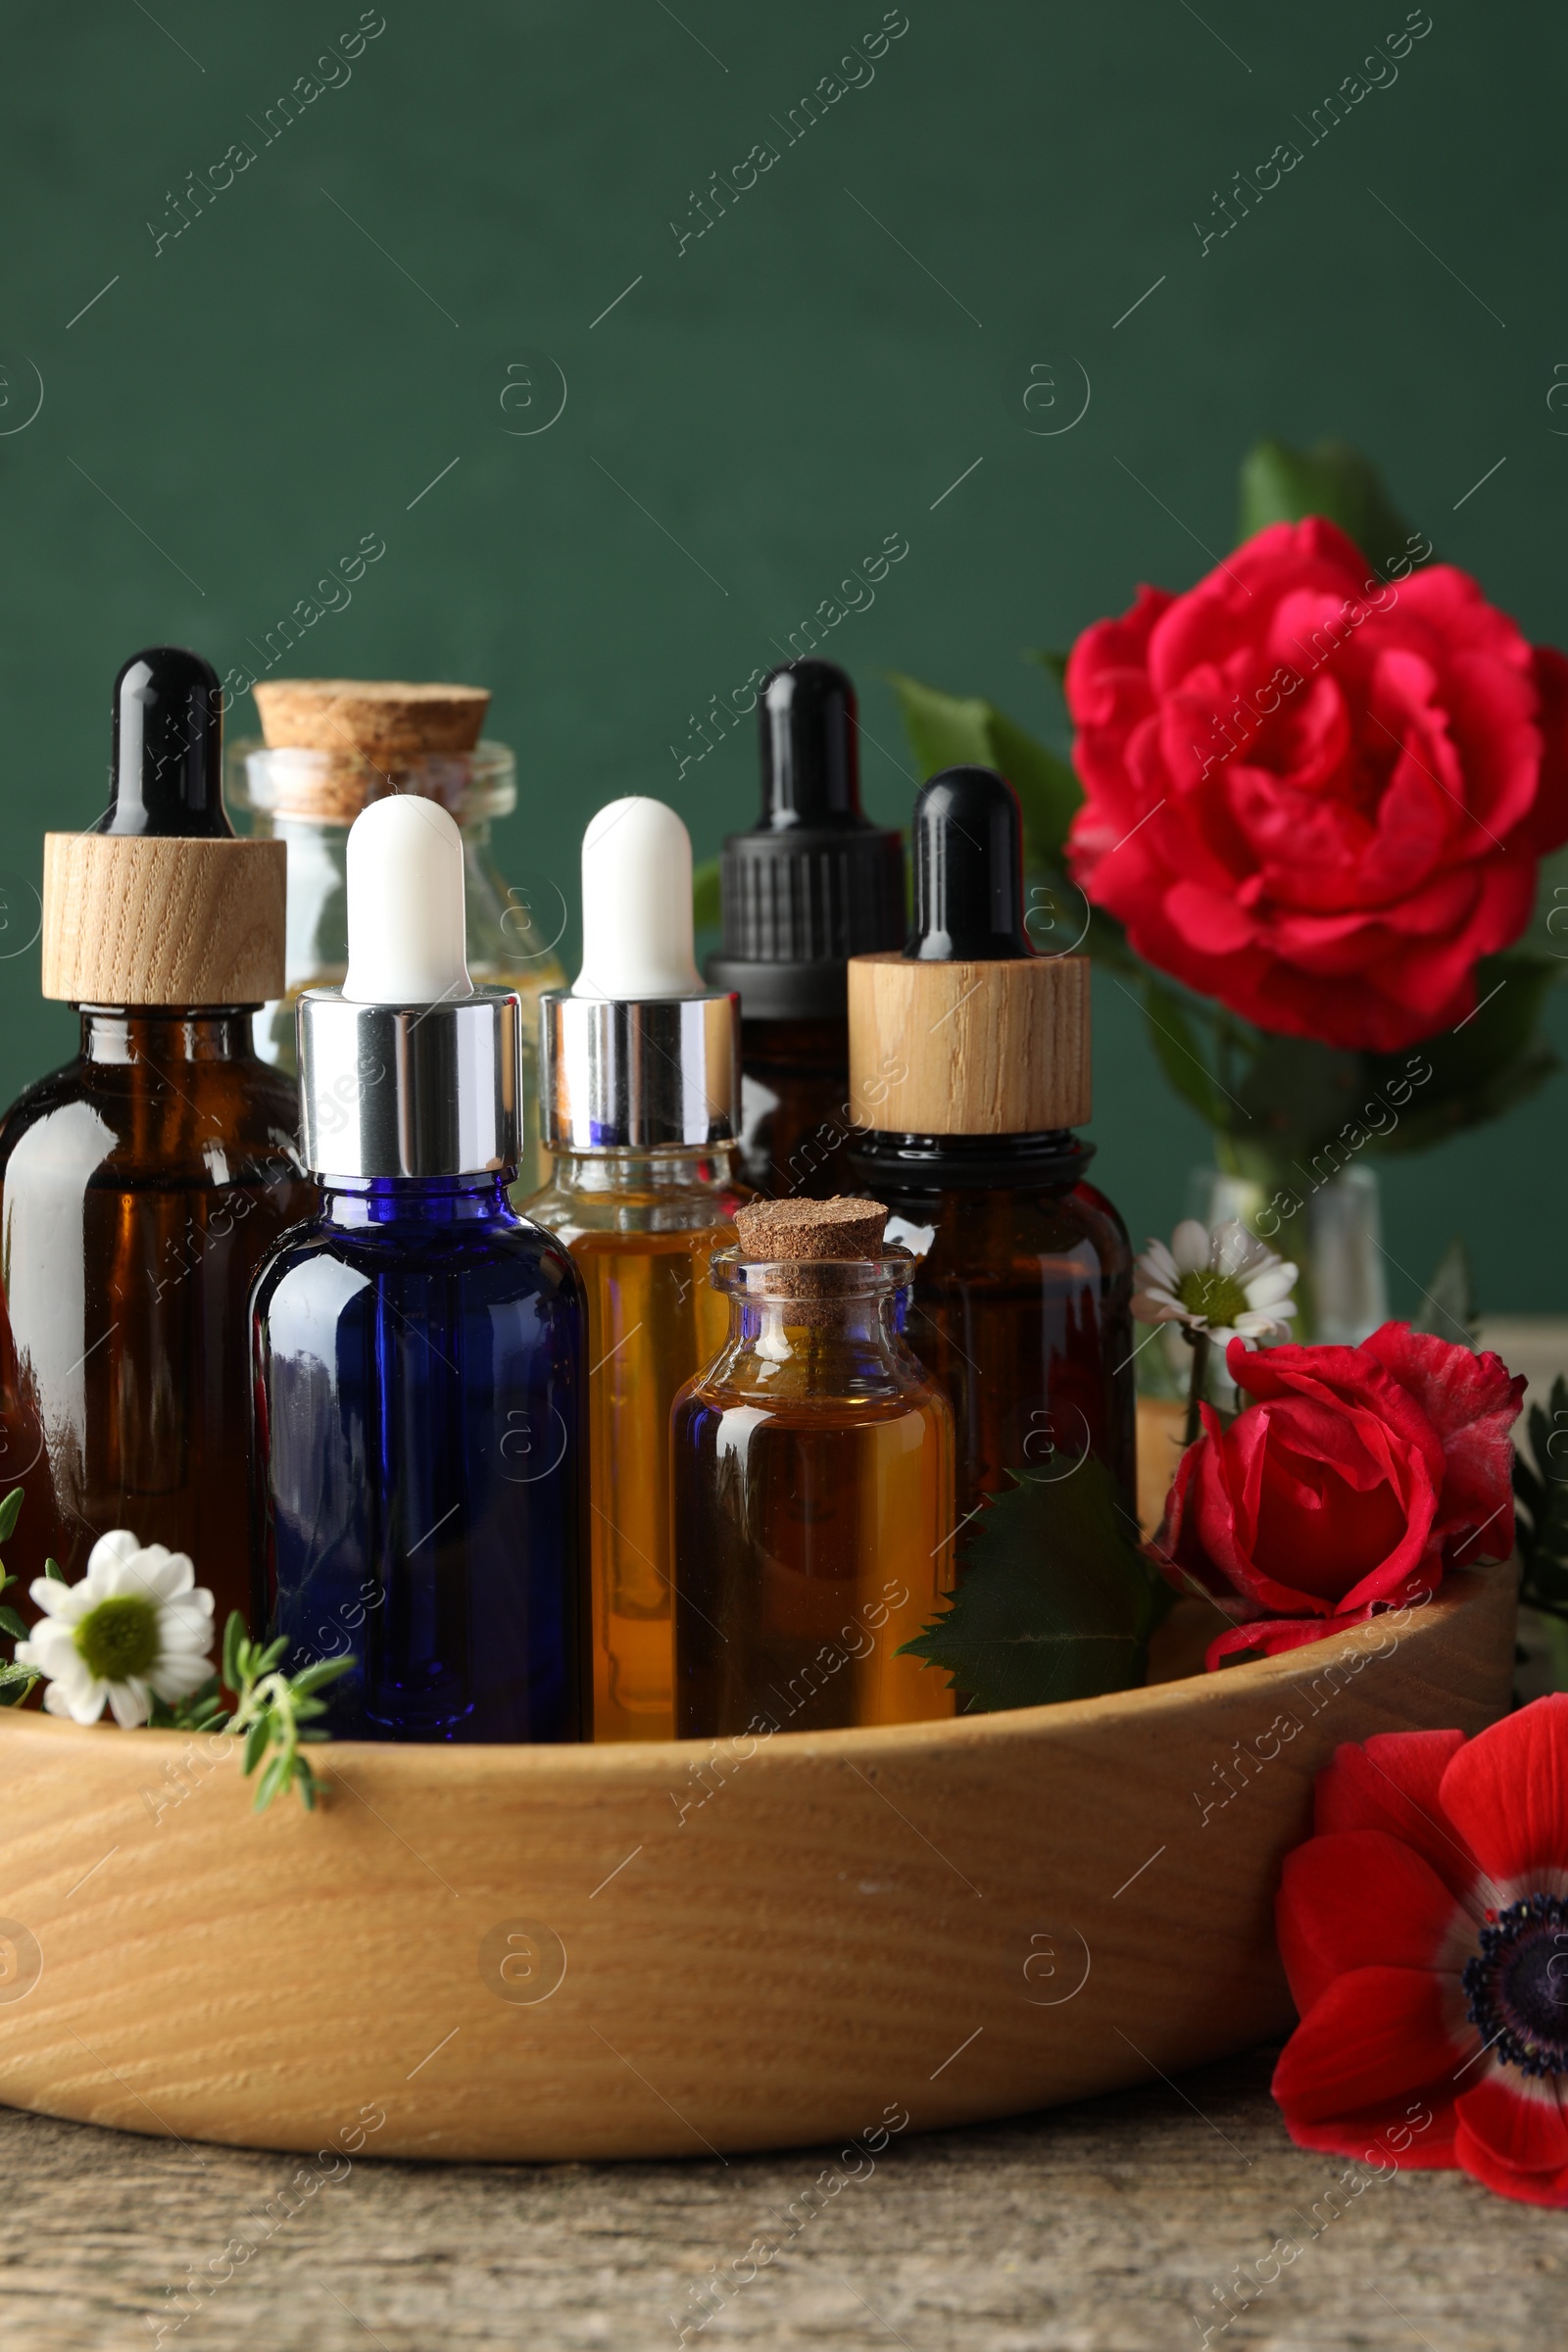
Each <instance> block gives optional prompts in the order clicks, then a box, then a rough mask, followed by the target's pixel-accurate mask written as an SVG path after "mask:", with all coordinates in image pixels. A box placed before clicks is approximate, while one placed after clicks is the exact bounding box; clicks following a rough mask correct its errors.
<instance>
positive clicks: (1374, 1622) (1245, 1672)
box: [0, 1560, 1517, 1787]
mask: <svg viewBox="0 0 1568 2352" xmlns="http://www.w3.org/2000/svg"><path fill="white" fill-rule="evenodd" d="M1516 1573H1517V1561H1516V1560H1507V1561H1498V1562H1495V1563H1489V1564H1484V1565H1482V1566H1479V1567H1475V1568H1458V1569H1450V1570H1449V1571H1448V1573H1447V1575H1446V1577H1445V1579H1444V1581H1443V1584H1442V1585H1441V1586H1440V1588H1439V1589H1438V1591H1437V1592H1436V1593H1434V1595H1433V1596H1432V1598H1431V1599H1430V1600H1427V1601H1423V1602H1420V1603H1419V1604H1413V1605H1412V1608H1411V1610H1410V1617H1411V1622H1410V1623H1409V1624H1408V1625H1406V1626H1404V1627H1403V1628H1402V1629H1401V1630H1400V1632H1399V1633H1398V1634H1397V1642H1398V1643H1403V1642H1415V1643H1417V1644H1418V1645H1424V1643H1425V1642H1426V1641H1428V1640H1430V1639H1433V1638H1435V1637H1436V1636H1437V1635H1438V1634H1439V1633H1440V1632H1441V1629H1442V1628H1443V1627H1444V1626H1445V1625H1446V1623H1447V1621H1448V1620H1449V1619H1450V1618H1452V1617H1453V1616H1454V1615H1456V1614H1457V1613H1458V1612H1459V1611H1460V1610H1462V1609H1465V1608H1467V1607H1469V1606H1471V1605H1473V1604H1474V1603H1475V1602H1476V1601H1477V1600H1479V1598H1480V1597H1481V1594H1482V1591H1483V1587H1484V1584H1485V1582H1486V1581H1487V1580H1488V1579H1490V1578H1494V1577H1501V1576H1505V1575H1513V1574H1516ZM1397 1614H1398V1612H1397V1611H1391V1612H1389V1616H1388V1618H1372V1619H1370V1620H1365V1621H1363V1622H1362V1623H1360V1624H1357V1625H1353V1626H1350V1627H1348V1628H1347V1629H1346V1631H1345V1632H1344V1633H1342V1634H1331V1635H1328V1636H1326V1637H1325V1638H1324V1639H1323V1640H1322V1641H1320V1642H1307V1643H1303V1644H1301V1645H1300V1646H1299V1647H1297V1648H1295V1649H1288V1650H1284V1651H1281V1652H1280V1653H1279V1655H1277V1656H1275V1657H1269V1658H1255V1659H1251V1660H1249V1661H1248V1662H1247V1663H1246V1664H1245V1665H1241V1666H1229V1667H1225V1668H1224V1669H1222V1670H1221V1671H1220V1672H1218V1673H1214V1674H1208V1673H1204V1674H1192V1675H1183V1676H1179V1677H1178V1678H1177V1679H1176V1680H1175V1681H1172V1682H1166V1683H1148V1684H1144V1685H1142V1686H1141V1687H1140V1688H1139V1689H1137V1690H1132V1691H1106V1692H1104V1693H1103V1695H1101V1696H1100V1697H1098V1698H1072V1699H1058V1700H1056V1701H1054V1702H1053V1703H1051V1704H1049V1705H1046V1706H1038V1707H1009V1708H1006V1709H1004V1710H1001V1711H999V1712H997V1713H995V1714H986V1715H960V1716H956V1717H952V1718H950V1719H948V1720H947V1721H943V1722H935V1723H910V1724H886V1725H861V1726H855V1727H852V1728H850V1729H845V1730H837V1731H800V1732H769V1733H763V1734H760V1735H753V1734H750V1733H744V1732H742V1733H735V1734H726V1735H720V1736H719V1737H718V1738H716V1739H707V1740H610V1741H604V1742H596V1741H592V1740H585V1741H583V1742H581V1743H575V1742H573V1743H569V1744H563V1745H559V1746H558V1745H543V1744H541V1745H537V1746H535V1745H529V1744H526V1743H518V1744H516V1745H509V1744H503V1743H494V1744H491V1743H484V1742H479V1741H475V1742H473V1743H472V1744H471V1745H467V1744H465V1745H455V1746H451V1747H446V1746H442V1745H438V1744H436V1743H433V1742H423V1741H418V1742H416V1741H410V1742H403V1741H397V1740H330V1741H328V1742H325V1743H323V1744H322V1745H321V1746H320V1747H319V1749H318V1750H317V1751H316V1757H317V1760H318V1761H319V1763H320V1764H321V1765H322V1766H323V1767H329V1766H330V1765H331V1763H332V1762H333V1761H334V1760H335V1759H339V1758H340V1759H341V1760H342V1762H343V1763H344V1764H345V1765H346V1766H350V1767H354V1768H363V1767H366V1766H372V1765H373V1766H374V1768H375V1770H376V1773H377V1777H378V1778H380V1779H381V1780H382V1782H383V1785H388V1784H390V1785H391V1786H394V1787H396V1786H398V1785H414V1786H419V1785H423V1784H426V1783H427V1782H428V1780H429V1778H430V1774H429V1772H428V1770H427V1767H428V1766H429V1765H430V1764H431V1763H432V1762H435V1760H436V1759H439V1760H440V1761H439V1764H438V1767H437V1774H436V1777H437V1778H439V1777H440V1775H441V1774H442V1773H445V1774H446V1775H447V1776H448V1777H449V1778H451V1779H453V1780H454V1781H470V1782H471V1781H474V1780H492V1781H493V1780H505V1779H508V1778H513V1779H524V1780H526V1779H528V1778H530V1777H538V1778H541V1779H544V1780H546V1781H548V1782H554V1783H557V1784H560V1785H563V1786H564V1787H573V1786H577V1785H580V1784H589V1783H594V1782H604V1781H610V1782H612V1783H613V1782H615V1781H620V1782H623V1783H625V1784H627V1785H628V1786H635V1785H638V1784H641V1783H645V1782H647V1781H648V1780H649V1779H650V1778H654V1779H657V1780H664V1779H667V1777H668V1773H669V1759H670V1758H671V1756H679V1757H681V1758H690V1757H694V1756H696V1755H699V1754H702V1753H705V1752H706V1753H710V1754H711V1753H713V1752H715V1751H719V1752H722V1751H723V1750H724V1749H725V1748H726V1747H733V1746H734V1745H735V1744H737V1743H743V1742H744V1741H746V1740H749V1739H754V1738H755V1740H756V1746H755V1747H754V1749H753V1751H752V1752H753V1754H754V1755H755V1754H760V1752H761V1751H762V1750H764V1749H765V1750H766V1752H767V1753H768V1755H769V1756H772V1757H776V1758H778V1759H779V1764H780V1768H781V1769H787V1768H788V1767H789V1766H791V1765H794V1764H802V1765H804V1764H807V1763H814V1762H817V1761H819V1760H820V1759H823V1758H831V1757H833V1756H844V1757H848V1758H850V1759H852V1760H854V1759H858V1760H860V1761H865V1760H871V1761H873V1762H884V1761H889V1762H890V1761H893V1760H895V1759H897V1758H899V1757H900V1756H906V1755H912V1754H917V1753H919V1752H921V1751H922V1750H925V1749H928V1748H937V1749H942V1748H947V1749H950V1750H951V1751H953V1752H955V1753H957V1752H958V1751H966V1752H973V1751H975V1750H982V1751H983V1750H986V1749H995V1748H997V1747H1000V1746H1011V1745H1016V1744H1019V1743H1022V1744H1030V1743H1033V1742H1035V1741H1038V1740H1071V1739H1072V1737H1073V1735H1074V1734H1075V1733H1076V1732H1078V1731H1079V1730H1081V1729H1084V1728H1087V1727H1091V1726H1093V1727H1094V1728H1096V1729H1097V1730H1100V1729H1103V1728H1105V1727H1107V1726H1115V1725H1117V1724H1121V1725H1123V1726H1124V1727H1125V1728H1126V1729H1127V1731H1128V1732H1129V1733H1132V1732H1134V1731H1140V1732H1142V1733H1144V1734H1145V1735H1147V1734H1149V1733H1151V1732H1153V1731H1154V1730H1155V1729H1156V1727H1157V1726H1158V1725H1160V1724H1161V1723H1162V1722H1164V1721H1168V1720H1170V1719H1172V1718H1175V1717H1178V1716H1181V1715H1184V1714H1188V1713H1191V1712H1192V1711H1194V1710H1195V1709H1201V1708H1202V1706H1203V1705H1204V1704H1205V1702H1206V1699H1207V1697H1208V1696H1209V1695H1210V1694H1217V1693H1218V1692H1219V1691H1224V1692H1225V1693H1226V1694H1227V1695H1229V1694H1231V1693H1234V1692H1236V1691H1256V1692H1258V1693H1259V1694H1262V1693H1265V1692H1267V1691H1270V1690H1273V1689H1276V1688H1283V1687H1286V1686H1288V1685H1290V1684H1292V1683H1294V1682H1296V1681H1298V1680H1299V1677H1300V1675H1301V1673H1302V1672H1303V1670H1304V1669H1305V1668H1306V1667H1307V1666H1308V1662H1309V1661H1310V1668H1311V1674H1312V1676H1313V1677H1315V1676H1317V1675H1321V1674H1325V1673H1327V1672H1329V1671H1330V1670H1331V1669H1332V1668H1333V1667H1335V1666H1336V1665H1338V1664H1340V1663H1341V1662H1342V1661H1344V1660H1345V1659H1347V1658H1349V1657H1352V1656H1355V1655H1357V1654H1359V1655H1361V1656H1362V1657H1363V1659H1364V1660H1369V1659H1370V1658H1372V1657H1374V1656H1376V1655H1379V1654H1384V1653H1381V1652H1380V1650H1379V1648H1378V1645H1377V1644H1376V1642H1369V1641H1368V1639H1367V1637H1368V1636H1369V1635H1375V1634H1376V1633H1377V1631H1378V1629H1379V1627H1380V1626H1381V1625H1384V1624H1386V1623H1388V1622H1390V1620H1392V1618H1393V1617H1394V1616H1395V1615H1397ZM1417 1654H1419V1650H1418V1653H1417ZM1357 1671H1359V1669H1357ZM7 1736H9V1737H15V1738H30V1739H38V1740H47V1741H50V1742H51V1743H53V1744H55V1745H57V1746H59V1747H62V1748H64V1749H66V1750H68V1751H73V1752H76V1753H79V1754H85V1753H86V1752H87V1748H86V1743H87V1742H88V1741H93V1742H97V1741H101V1740H105V1739H119V1738H121V1737H123V1735H122V1734H121V1732H120V1728H119V1726H118V1725H116V1724H112V1723H96V1724H76V1723H71V1722H69V1721H66V1720H64V1719H62V1718H61V1717H58V1716H53V1715H45V1714H42V1713H40V1712H35V1711H34V1710H32V1709H30V1708H29V1709H26V1710H20V1709H0V1737H7ZM206 1736H207V1735H203V1734H196V1733H191V1732H177V1731H176V1732H151V1733H149V1732H147V1731H145V1730H142V1731H140V1732H138V1733H137V1734H136V1735H135V1738H134V1740H132V1741H131V1742H130V1743H129V1744H128V1745H127V1748H126V1756H125V1761H126V1763H127V1765H128V1766H129V1768H130V1769H131V1770H132V1771H133V1772H135V1771H138V1770H139V1769H140V1767H139V1766H138V1765H137V1763H136V1758H137V1757H138V1756H141V1757H146V1756H147V1755H148V1754H149V1753H150V1752H151V1751H150V1749H149V1748H148V1747H147V1746H145V1745H144V1744H143V1742H144V1741H148V1740H151V1741H153V1742H156V1744H157V1747H158V1748H159V1749H160V1750H163V1749H166V1748H170V1747H175V1746H181V1745H188V1744H189V1742H190V1740H192V1739H196V1738H202V1737H206Z"/></svg>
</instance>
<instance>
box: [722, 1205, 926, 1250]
mask: <svg viewBox="0 0 1568 2352" xmlns="http://www.w3.org/2000/svg"><path fill="white" fill-rule="evenodd" d="M887 1221H888V1212H887V1210H886V1209H885V1208H884V1207H883V1206H882V1205H881V1203H880V1201H852V1200H850V1199H849V1198H848V1197H847V1196H846V1195H844V1194H842V1193H840V1194H837V1195H835V1197H834V1198H833V1199H832V1200H831V1201H749V1202H748V1203H747V1205H746V1207H745V1208H741V1209H737V1210H736V1212H735V1230H736V1232H737V1233H738V1234H739V1235H740V1237H741V1249H742V1250H743V1251H744V1252H745V1254H746V1256H747V1257H749V1258H756V1259H762V1260H766V1259H777V1258H796V1259H817V1260H820V1259H823V1258H855V1257H880V1256H881V1254H882V1228H883V1227H884V1225H886V1223H887Z"/></svg>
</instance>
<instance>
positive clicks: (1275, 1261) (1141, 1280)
mask: <svg viewBox="0 0 1568 2352" xmlns="http://www.w3.org/2000/svg"><path fill="white" fill-rule="evenodd" d="M1299 1271H1300V1269H1299V1267H1298V1266H1293V1265H1292V1263H1291V1261H1290V1259H1289V1258H1286V1257H1277V1256H1276V1255H1275V1253H1274V1251H1273V1250H1269V1249H1267V1248H1265V1246H1264V1244H1263V1243H1262V1242H1260V1241H1259V1240H1258V1239H1257V1237H1256V1235H1255V1234H1251V1233H1249V1232H1248V1230H1247V1228H1246V1226H1245V1225H1239V1224H1238V1223H1237V1222H1236V1220H1235V1218H1234V1217H1232V1218H1229V1219H1227V1221H1226V1222H1225V1223H1224V1224H1223V1225H1216V1226H1215V1227H1214V1229H1213V1231H1212V1232H1210V1231H1209V1229H1208V1227H1207V1226H1206V1225H1201V1224H1200V1223H1199V1221H1198V1219H1197V1218H1196V1217H1184V1218H1183V1220H1182V1222H1181V1223H1180V1224H1179V1225H1178V1226H1177V1228H1176V1230H1175V1232H1174V1233H1173V1234H1172V1235H1171V1237H1170V1247H1169V1249H1167V1248H1166V1246H1165V1244H1164V1243H1163V1242H1155V1241H1152V1242H1151V1243H1150V1245H1149V1247H1148V1249H1147V1250H1145V1251H1144V1253H1143V1255H1142V1256H1141V1257H1140V1258H1139V1260H1138V1291H1137V1294H1136V1296H1135V1297H1134V1299H1133V1313H1134V1314H1135V1315H1136V1316H1137V1317H1138V1320H1139V1321H1140V1323H1182V1324H1185V1325H1186V1327H1187V1330H1188V1332H1189V1333H1190V1334H1200V1333H1201V1335H1202V1337H1203V1338H1205V1339H1207V1340H1211V1341H1213V1343H1214V1345H1215V1346H1216V1347H1217V1348H1222V1349H1223V1348H1225V1346H1226V1345H1227V1344H1228V1342H1230V1341H1231V1340H1234V1339H1238V1338H1239V1339H1243V1340H1246V1341H1248V1342H1249V1343H1250V1345H1252V1346H1256V1345H1257V1343H1258V1342H1259V1341H1262V1340H1288V1339H1289V1338H1290V1336H1291V1318H1292V1316H1293V1315H1294V1314H1295V1313H1296V1300H1295V1299H1293V1298H1292V1297H1291V1292H1292V1291H1293V1290H1294V1289H1295V1287H1296V1278H1297V1275H1298V1274H1299Z"/></svg>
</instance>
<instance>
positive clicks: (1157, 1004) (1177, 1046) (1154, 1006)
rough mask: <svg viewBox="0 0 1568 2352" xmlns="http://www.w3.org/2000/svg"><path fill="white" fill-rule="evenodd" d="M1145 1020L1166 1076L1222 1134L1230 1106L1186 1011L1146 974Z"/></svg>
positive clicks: (1160, 983)
mask: <svg viewBox="0 0 1568 2352" xmlns="http://www.w3.org/2000/svg"><path fill="white" fill-rule="evenodd" d="M1144 1020H1145V1023H1146V1025H1147V1027H1148V1031H1149V1042H1150V1044H1151V1046H1152V1048H1153V1050H1154V1057H1155V1059H1156V1060H1157V1061H1158V1063H1159V1066H1160V1068H1161V1069H1162V1070H1163V1071H1164V1073H1165V1076H1166V1077H1167V1079H1168V1080H1169V1081H1170V1083H1171V1085H1172V1086H1173V1087H1174V1088H1175V1090H1176V1092H1177V1094H1179V1095H1180V1096H1181V1098H1182V1101H1183V1102H1184V1103H1191V1104H1192V1106H1193V1108H1194V1109H1195V1110H1196V1111H1197V1113H1198V1115H1199V1117H1200V1118H1201V1120H1202V1121H1203V1123H1204V1124H1205V1126H1208V1127H1212V1128H1214V1129H1215V1130H1216V1131H1217V1132H1219V1133H1223V1132H1224V1130H1225V1129H1226V1128H1227V1127H1228V1126H1229V1125H1230V1124H1231V1120H1232V1117H1233V1115H1234V1108H1235V1106H1234V1104H1233V1103H1229V1102H1228V1101H1227V1100H1226V1098H1225V1095H1224V1094H1223V1092H1222V1091H1221V1088H1220V1086H1219V1082H1218V1081H1217V1079H1216V1078H1215V1077H1214V1074H1213V1072H1212V1070H1211V1069H1210V1068H1209V1065H1208V1062H1207V1061H1206V1060H1205V1058H1204V1056H1203V1054H1202V1051H1201V1047H1200V1045H1199V1039H1198V1032H1197V1030H1196V1029H1195V1028H1194V1027H1193V1024H1192V1022H1191V1021H1190V1020H1189V1018H1188V1015H1187V1007H1186V1005H1184V1004H1183V1002H1182V1000H1181V998H1180V997H1179V996H1178V995H1177V994H1176V991H1175V990H1174V989H1173V988H1168V987H1167V986H1166V984H1165V982H1164V981H1163V980H1160V979H1158V978H1156V976H1155V975H1154V973H1152V972H1149V973H1147V974H1146V975H1145V978H1144Z"/></svg>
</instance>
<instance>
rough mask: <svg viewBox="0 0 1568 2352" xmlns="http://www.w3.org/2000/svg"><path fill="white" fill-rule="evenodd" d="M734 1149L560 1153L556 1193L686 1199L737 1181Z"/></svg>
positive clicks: (665, 1147)
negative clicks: (694, 1191) (659, 1195)
mask: <svg viewBox="0 0 1568 2352" xmlns="http://www.w3.org/2000/svg"><path fill="white" fill-rule="evenodd" d="M734 1158H735V1146H734V1145H733V1144H707V1145H704V1147H703V1148H702V1149H701V1150H700V1151H696V1150H691V1149H689V1148H687V1147H686V1146H684V1145H662V1146H661V1147H660V1148H659V1149H658V1150H656V1151H633V1150H631V1149H629V1148H627V1147H623V1146H618V1145H617V1146H615V1147H614V1148H613V1149H609V1150H606V1151H602V1152H592V1151H590V1152H580V1151H579V1152H568V1151H562V1150H559V1149H558V1150H557V1151H556V1153H555V1187H556V1190H557V1191H558V1192H566V1193H628V1192H635V1193H683V1192H690V1191H691V1190H692V1189H693V1188H694V1187H702V1186H705V1185H707V1186H711V1187H713V1188H715V1189H717V1188H719V1187H721V1186H724V1185H727V1184H729V1183H731V1182H732V1181H733V1174H734Z"/></svg>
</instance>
